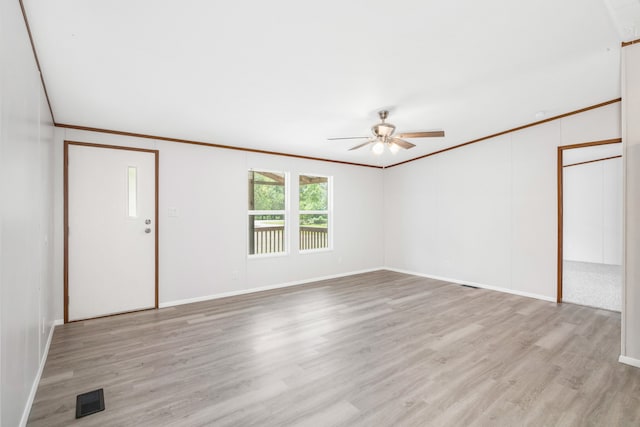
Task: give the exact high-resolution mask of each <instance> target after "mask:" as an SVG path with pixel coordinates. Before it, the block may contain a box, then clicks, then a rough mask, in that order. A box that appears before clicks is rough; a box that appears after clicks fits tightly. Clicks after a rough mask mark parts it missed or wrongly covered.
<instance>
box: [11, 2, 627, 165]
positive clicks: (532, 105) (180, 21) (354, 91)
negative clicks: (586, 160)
mask: <svg viewBox="0 0 640 427" xmlns="http://www.w3.org/2000/svg"><path fill="white" fill-rule="evenodd" d="M629 2H630V3H634V2H635V3H637V4H636V6H638V5H640V0H562V1H558V0H537V1H528V2H524V1H514V0H485V1H478V0H459V1H455V2H454V1H450V0H449V1H447V0H396V1H393V2H389V1H379V0H369V1H337V0H324V1H321V2H302V1H296V0H273V1H269V2H264V1H258V0H254V1H246V0H244V1H243V0H236V1H224V2H223V1H213V0H182V1H173V0H153V1H151V0H147V1H143V0H109V1H107V0H104V1H86V0H56V1H52V0H24V3H25V8H26V12H27V17H28V20H29V23H30V26H31V30H32V33H33V38H34V43H35V46H36V51H37V53H38V57H39V60H40V63H41V67H42V71H43V75H44V80H45V83H46V85H47V89H48V93H49V96H50V100H51V103H52V107H53V112H54V115H55V120H56V122H58V123H65V124H73V125H80V126H90V127H97V128H105V129H114V130H119V131H128V132H136V133H144V134H152V135H160V136H166V137H174V138H183V139H192V140H197V141H203V142H210V143H216V144H224V145H233V146H239V147H249V148H254V149H261V150H270V151H278V152H286V153H292V154H299V155H306V156H313V157H321V158H326V159H334V160H342V161H348V162H356V163H367V164H372V165H389V164H393V163H397V162H400V161H403V160H407V159H410V158H415V157H418V156H421V155H424V154H427V153H429V152H433V151H436V150H439V149H442V148H445V147H448V146H452V145H456V144H460V143H463V142H466V141H469V140H472V139H475V138H478V137H482V136H485V135H488V134H492V133H495V132H499V131H502V130H506V129H509V128H512V127H516V126H519V125H523V124H527V123H530V122H533V121H536V120H537V119H538V118H540V115H539V116H538V117H536V113H538V112H542V113H543V116H544V117H550V116H554V115H558V114H562V113H565V112H569V111H572V110H576V109H580V108H583V107H587V106H590V105H593V104H597V103H600V102H603V101H608V100H611V99H614V98H617V97H619V96H620V82H619V71H620V49H621V48H620V42H621V40H622V39H624V38H625V37H627V38H630V37H631V35H628V36H624V30H623V29H620V28H621V27H620V26H621V25H628V24H626V23H622V24H621V23H620V22H618V21H616V18H615V13H616V11H619V10H621V8H622V7H626V6H628V5H626V3H629ZM631 6H633V4H632V5H631ZM625 13H627V14H628V13H629V12H625ZM637 16H640V14H638V15H637ZM383 107H384V108H387V109H389V110H390V111H391V113H390V117H389V121H390V122H391V123H394V124H395V125H396V126H397V127H398V130H399V131H404V132H409V131H422V130H438V129H444V130H445V131H446V137H445V138H434V139H416V140H412V142H414V143H416V144H417V145H418V146H417V147H415V148H413V149H411V150H407V151H401V152H400V153H398V154H397V155H395V156H393V155H391V154H389V153H386V154H384V155H382V156H374V155H373V154H372V153H371V151H369V150H368V149H361V150H357V151H348V148H349V147H351V146H353V145H355V144H356V143H357V141H355V142H354V141H327V140H326V138H328V137H335V136H354V135H363V136H366V135H368V134H369V127H370V126H371V125H372V124H374V123H375V122H376V121H377V117H376V111H377V110H379V109H381V108H383Z"/></svg>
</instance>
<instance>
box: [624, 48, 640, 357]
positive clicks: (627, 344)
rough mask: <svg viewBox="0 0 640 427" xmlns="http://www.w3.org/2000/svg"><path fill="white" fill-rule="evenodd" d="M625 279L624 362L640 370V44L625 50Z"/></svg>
mask: <svg viewBox="0 0 640 427" xmlns="http://www.w3.org/2000/svg"><path fill="white" fill-rule="evenodd" d="M622 72H623V79H622V81H623V90H622V94H623V96H622V98H623V102H624V104H623V108H624V114H623V126H622V129H623V133H624V135H623V141H622V142H623V146H624V168H625V220H624V226H625V261H624V264H625V276H624V292H623V295H622V298H623V299H622V354H621V358H620V360H621V361H624V362H626V363H631V364H634V365H635V366H638V367H640V262H639V261H640V121H639V120H638V117H640V44H635V45H631V46H627V47H625V48H624V49H623V67H622Z"/></svg>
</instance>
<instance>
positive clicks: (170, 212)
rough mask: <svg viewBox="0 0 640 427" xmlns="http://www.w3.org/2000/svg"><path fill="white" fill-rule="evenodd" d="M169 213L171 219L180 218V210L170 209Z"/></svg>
mask: <svg viewBox="0 0 640 427" xmlns="http://www.w3.org/2000/svg"><path fill="white" fill-rule="evenodd" d="M168 213H169V216H170V217H173V218H175V217H177V216H178V208H169V209H168Z"/></svg>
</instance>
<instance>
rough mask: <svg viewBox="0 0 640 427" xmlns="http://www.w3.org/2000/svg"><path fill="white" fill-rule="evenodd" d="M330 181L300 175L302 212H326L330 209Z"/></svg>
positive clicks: (323, 177) (325, 178)
mask: <svg viewBox="0 0 640 427" xmlns="http://www.w3.org/2000/svg"><path fill="white" fill-rule="evenodd" d="M328 181H329V178H327V177H325V176H308V175H300V210H301V211H326V210H327V209H328V208H329V207H328V206H329V203H328V197H327V195H328V188H329V187H328Z"/></svg>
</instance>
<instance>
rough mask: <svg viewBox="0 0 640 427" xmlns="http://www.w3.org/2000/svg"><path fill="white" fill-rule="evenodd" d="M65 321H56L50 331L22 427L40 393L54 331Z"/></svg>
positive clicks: (25, 410) (24, 413)
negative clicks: (39, 388) (41, 379)
mask: <svg viewBox="0 0 640 427" xmlns="http://www.w3.org/2000/svg"><path fill="white" fill-rule="evenodd" d="M62 324H63V321H62V320H61V319H57V320H54V321H53V323H52V324H51V328H50V329H49V337H48V338H47V344H46V345H45V346H44V352H43V354H42V358H41V359H40V367H39V368H38V372H37V373H36V377H35V378H34V380H33V384H32V385H31V391H30V392H29V398H28V399H27V404H26V405H25V407H24V411H23V412H22V418H21V419H20V424H19V425H20V427H25V426H26V425H27V421H28V420H29V414H30V413H31V406H32V405H33V399H35V397H36V392H37V391H38V385H39V384H40V377H41V376H42V371H44V365H45V363H47V356H48V355H49V346H51V339H52V338H53V331H54V330H55V329H56V326H58V325H62Z"/></svg>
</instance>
